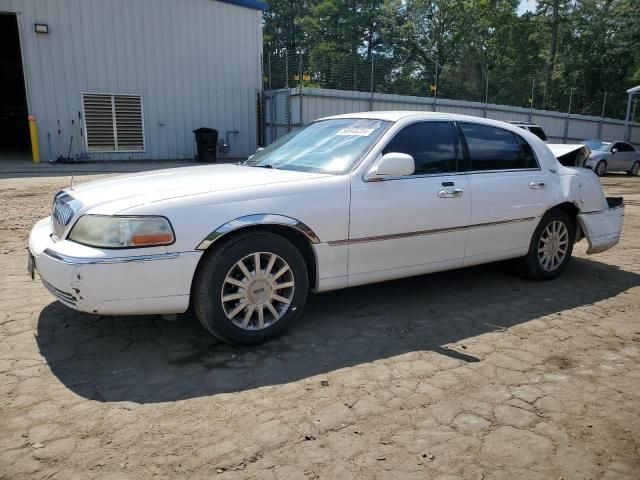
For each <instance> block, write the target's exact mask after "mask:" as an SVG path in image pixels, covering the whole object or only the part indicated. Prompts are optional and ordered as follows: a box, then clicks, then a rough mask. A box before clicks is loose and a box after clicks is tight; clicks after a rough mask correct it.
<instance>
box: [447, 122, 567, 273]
mask: <svg viewBox="0 0 640 480" xmlns="http://www.w3.org/2000/svg"><path fill="white" fill-rule="evenodd" d="M458 125H459V126H460V130H461V131H462V134H463V137H464V139H465V146H466V148H467V151H468V161H469V166H468V169H469V172H468V177H469V185H470V190H471V196H472V197H473V212H472V214H471V221H470V229H469V238H468V240H467V249H466V255H465V265H473V264H477V263H484V262H488V261H492V260H500V259H503V258H510V257H516V256H520V255H524V254H526V252H527V251H528V249H529V243H530V241H531V237H532V235H533V232H534V230H535V228H536V226H537V224H538V221H539V219H540V217H541V216H542V215H543V214H544V212H545V210H546V207H547V204H548V199H549V198H550V195H551V194H552V193H553V189H554V188H555V185H556V183H555V177H554V175H553V174H552V173H551V172H548V171H546V170H543V169H541V168H540V166H539V165H538V162H537V160H536V157H535V155H534V153H533V150H532V148H531V146H530V145H529V144H528V143H527V142H526V141H525V140H524V139H523V138H522V137H521V136H520V135H516V134H514V133H513V132H511V131H509V130H506V129H502V128H499V127H494V126H491V125H481V124H476V123H471V122H469V123H465V122H460V123H459V124H458Z"/></svg>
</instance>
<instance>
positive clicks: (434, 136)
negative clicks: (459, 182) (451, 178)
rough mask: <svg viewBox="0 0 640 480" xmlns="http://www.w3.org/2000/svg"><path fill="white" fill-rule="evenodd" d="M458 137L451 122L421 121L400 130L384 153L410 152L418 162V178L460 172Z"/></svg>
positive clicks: (415, 173) (416, 162) (416, 171)
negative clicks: (456, 146)
mask: <svg viewBox="0 0 640 480" xmlns="http://www.w3.org/2000/svg"><path fill="white" fill-rule="evenodd" d="M455 144H456V138H455V136H454V132H453V129H452V128H451V125H450V124H449V122H419V123H413V124H411V125H408V126H406V127H404V128H403V129H402V130H400V131H399V132H398V133H397V134H396V136H395V137H393V138H392V139H391V141H390V142H389V143H388V144H387V146H386V147H385V148H384V150H383V151H382V153H383V154H385V153H390V152H397V153H406V154H408V155H411V156H412V157H413V159H414V161H415V164H416V169H415V172H414V173H413V174H414V175H425V174H430V173H447V172H455V171H456V157H457V155H456V153H457V152H456V148H455Z"/></svg>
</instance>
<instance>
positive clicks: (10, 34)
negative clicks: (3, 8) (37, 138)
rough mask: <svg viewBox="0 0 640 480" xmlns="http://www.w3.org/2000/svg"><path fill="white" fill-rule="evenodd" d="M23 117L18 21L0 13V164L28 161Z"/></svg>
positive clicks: (23, 90) (24, 93)
mask: <svg viewBox="0 0 640 480" xmlns="http://www.w3.org/2000/svg"><path fill="white" fill-rule="evenodd" d="M27 116H28V109H27V95H26V89H25V83H24V73H23V69H22V55H21V52H20V36H19V34H18V19H17V17H16V15H15V14H3V13H0V161H2V160H11V159H29V155H30V148H31V143H30V140H29V124H28V122H27Z"/></svg>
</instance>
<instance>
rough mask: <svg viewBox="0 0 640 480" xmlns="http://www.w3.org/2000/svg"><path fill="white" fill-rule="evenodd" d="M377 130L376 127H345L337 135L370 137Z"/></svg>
mask: <svg viewBox="0 0 640 480" xmlns="http://www.w3.org/2000/svg"><path fill="white" fill-rule="evenodd" d="M374 130H375V128H343V129H342V130H340V131H339V132H338V133H336V135H339V136H355V137H368V136H369V135H371V133H372V132H373V131H374Z"/></svg>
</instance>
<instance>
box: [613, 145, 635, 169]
mask: <svg viewBox="0 0 640 480" xmlns="http://www.w3.org/2000/svg"><path fill="white" fill-rule="evenodd" d="M614 149H615V150H616V151H615V152H614V151H613V150H614ZM635 156H636V155H635V151H634V149H633V147H632V146H631V145H629V144H628V143H625V142H616V143H615V144H614V145H613V147H612V148H611V156H610V157H609V159H610V160H609V161H610V167H609V170H619V171H624V172H627V171H629V170H631V166H632V165H633V162H634V161H635Z"/></svg>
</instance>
